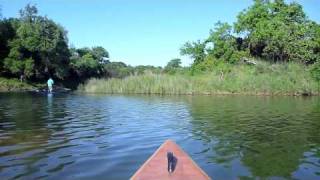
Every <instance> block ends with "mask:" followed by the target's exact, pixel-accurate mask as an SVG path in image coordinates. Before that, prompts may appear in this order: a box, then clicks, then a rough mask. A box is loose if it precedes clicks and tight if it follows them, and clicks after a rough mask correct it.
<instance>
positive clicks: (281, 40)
mask: <svg viewBox="0 0 320 180" xmlns="http://www.w3.org/2000/svg"><path fill="white" fill-rule="evenodd" d="M312 24H315V22H312V21H310V20H308V19H307V17H306V15H305V13H304V12H303V9H302V6H301V5H299V4H297V3H296V2H292V3H289V4H287V3H285V1H284V0H275V1H266V0H255V1H254V5H253V6H251V7H249V8H248V9H246V10H244V11H242V12H241V13H240V14H239V15H238V19H237V22H236V23H235V30H236V32H237V33H240V34H244V35H245V38H246V40H247V41H248V46H249V47H248V48H249V49H250V53H251V54H252V55H253V56H258V57H262V58H263V59H266V60H271V61H273V62H277V61H298V62H304V63H313V62H315V61H316V59H317V57H316V56H318V55H316V54H315V48H316V47H315V46H316V45H315V44H314V39H315V33H313V30H312V29H313V28H314V25H312Z"/></svg>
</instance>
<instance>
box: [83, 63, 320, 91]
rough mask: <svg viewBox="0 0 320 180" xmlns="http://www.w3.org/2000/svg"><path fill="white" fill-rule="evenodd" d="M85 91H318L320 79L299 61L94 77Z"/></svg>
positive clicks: (85, 87) (84, 86) (85, 86)
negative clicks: (206, 70)
mask: <svg viewBox="0 0 320 180" xmlns="http://www.w3.org/2000/svg"><path fill="white" fill-rule="evenodd" d="M79 91H82V92H86V93H110V94H113V93H124V94H256V95H303V94H308V95H311V94H317V83H316V81H315V80H313V79H312V78H311V76H310V72H309V69H308V68H307V67H305V66H303V65H300V64H294V63H289V64H274V65H270V64H266V63H259V64H258V65H256V66H248V65H236V66H232V65H228V66H224V67H223V68H221V67H220V68H219V67H217V68H216V69H215V70H213V71H211V72H206V73H200V74H197V75H193V76H191V75H187V74H175V75H167V74H145V75H140V76H129V77H127V78H124V79H91V80H89V81H88V82H87V83H86V84H84V85H81V86H80V87H79Z"/></svg>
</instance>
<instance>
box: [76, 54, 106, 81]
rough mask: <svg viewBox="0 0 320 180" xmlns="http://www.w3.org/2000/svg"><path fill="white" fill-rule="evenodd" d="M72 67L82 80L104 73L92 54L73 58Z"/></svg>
mask: <svg viewBox="0 0 320 180" xmlns="http://www.w3.org/2000/svg"><path fill="white" fill-rule="evenodd" d="M71 67H72V68H73V70H74V71H75V72H76V74H77V75H78V77H80V78H86V77H92V76H99V75H101V74H102V73H103V69H102V66H101V64H100V63H99V61H98V60H97V59H95V58H94V57H93V55H92V54H90V53H87V54H84V55H83V56H81V57H76V58H72V59H71Z"/></svg>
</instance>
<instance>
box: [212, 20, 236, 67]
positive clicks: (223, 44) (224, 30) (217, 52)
mask: <svg viewBox="0 0 320 180" xmlns="http://www.w3.org/2000/svg"><path fill="white" fill-rule="evenodd" d="M231 32H232V26H231V25H229V24H228V23H222V22H218V23H216V24H215V29H214V30H211V31H210V36H209V38H208V39H207V40H206V43H209V42H211V43H212V44H213V48H212V49H208V55H210V56H213V57H214V58H216V59H222V60H223V61H226V62H235V61H237V59H234V58H232V57H233V56H232V55H233V54H234V53H235V51H236V50H237V49H236V38H235V37H234V36H232V35H231Z"/></svg>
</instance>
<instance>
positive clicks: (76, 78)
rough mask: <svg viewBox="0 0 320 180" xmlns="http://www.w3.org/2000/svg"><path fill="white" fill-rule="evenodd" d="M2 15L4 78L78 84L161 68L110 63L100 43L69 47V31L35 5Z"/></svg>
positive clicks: (0, 37) (1, 64)
mask: <svg viewBox="0 0 320 180" xmlns="http://www.w3.org/2000/svg"><path fill="white" fill-rule="evenodd" d="M0 18H1V19H0V76H1V77H6V78H16V79H17V78H19V79H20V78H21V80H26V81H27V82H28V83H32V82H43V81H45V80H46V79H47V78H48V77H49V76H52V77H54V79H56V80H60V81H62V82H63V81H67V82H70V80H71V81H72V82H75V84H77V83H79V82H83V81H85V80H86V79H88V78H90V77H125V76H129V75H133V74H142V73H143V72H144V71H146V70H150V71H154V72H158V71H159V68H157V67H153V66H137V67H132V66H128V65H126V64H125V63H122V62H110V61H109V53H108V51H107V50H106V49H104V48H103V47H101V46H96V47H92V48H87V47H85V48H75V47H70V48H69V46H68V37H67V31H66V30H65V29H64V28H63V27H62V26H61V25H59V24H57V23H56V22H54V21H53V20H51V19H49V18H48V17H46V16H40V15H38V10H37V8H36V7H35V6H33V5H30V4H28V5H27V6H26V7H25V8H24V9H22V10H20V17H19V18H9V19H3V18H2V16H0ZM2 82H3V81H2ZM10 82H15V81H14V80H13V81H10ZM4 84H6V83H1V84H0V85H2V86H5V85H4ZM17 87H19V86H17Z"/></svg>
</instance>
